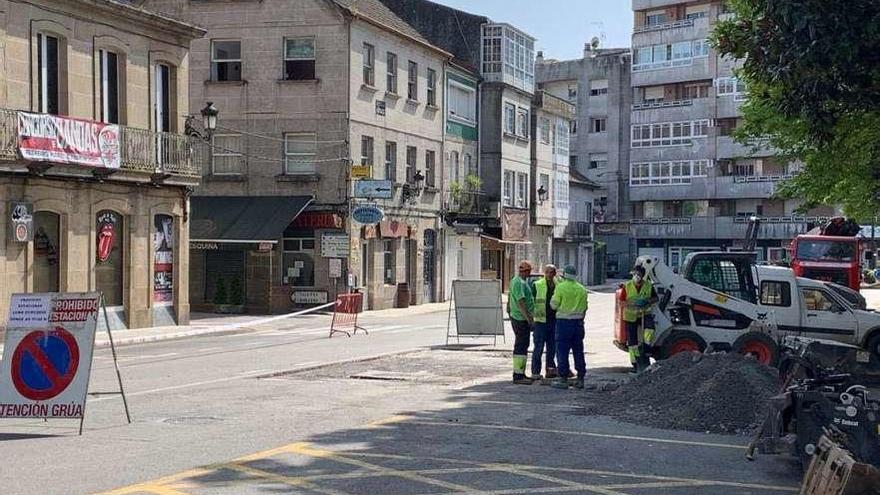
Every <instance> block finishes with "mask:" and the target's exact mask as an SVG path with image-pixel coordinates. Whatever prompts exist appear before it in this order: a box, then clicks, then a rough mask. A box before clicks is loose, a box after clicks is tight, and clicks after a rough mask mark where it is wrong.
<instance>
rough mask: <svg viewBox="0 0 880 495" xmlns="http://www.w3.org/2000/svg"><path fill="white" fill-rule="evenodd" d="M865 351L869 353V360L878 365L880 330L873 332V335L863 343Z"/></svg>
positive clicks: (879, 359)
mask: <svg viewBox="0 0 880 495" xmlns="http://www.w3.org/2000/svg"><path fill="white" fill-rule="evenodd" d="M865 350H867V351H869V352H870V353H871V359H873V360H875V362H877V363H880V330H874V333H873V334H872V335H871V336H870V337H868V340H866V341H865Z"/></svg>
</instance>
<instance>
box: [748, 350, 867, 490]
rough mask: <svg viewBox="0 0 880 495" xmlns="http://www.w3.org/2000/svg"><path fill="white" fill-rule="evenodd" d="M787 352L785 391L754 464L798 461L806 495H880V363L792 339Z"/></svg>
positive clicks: (763, 431)
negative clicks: (771, 458) (786, 458)
mask: <svg viewBox="0 0 880 495" xmlns="http://www.w3.org/2000/svg"><path fill="white" fill-rule="evenodd" d="M781 346H782V358H781V362H780V372H781V378H782V379H783V383H784V385H783V390H782V393H781V394H780V395H778V396H776V397H774V398H773V399H771V402H770V410H769V412H768V415H767V419H766V420H765V421H764V423H763V425H762V426H761V428H760V430H759V431H758V433H757V435H756V436H755V438H754V439H753V440H752V442H751V443H750V444H749V447H748V449H747V451H746V458H747V459H749V460H755V458H756V454H757V453H761V454H789V455H793V456H796V457H797V458H799V459H800V461H801V463H802V466H803V467H804V469H805V470H806V474H805V477H804V483H803V486H802V489H801V494H805V495H806V494H809V495H880V469H877V468H878V467H880V389H878V387H880V360H878V359H876V358H875V357H873V356H871V355H870V353H867V352H865V351H863V350H861V349H859V348H857V347H855V346H851V345H847V344H841V343H840V342H834V341H828V340H819V339H809V338H803V337H792V336H789V337H786V338H785V339H783V341H782V343H781Z"/></svg>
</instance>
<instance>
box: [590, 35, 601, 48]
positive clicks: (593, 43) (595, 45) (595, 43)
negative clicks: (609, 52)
mask: <svg viewBox="0 0 880 495" xmlns="http://www.w3.org/2000/svg"><path fill="white" fill-rule="evenodd" d="M599 43H600V41H599V37H598V36H593V39H591V40H590V46H591V47H593V50H595V49H597V48H599Z"/></svg>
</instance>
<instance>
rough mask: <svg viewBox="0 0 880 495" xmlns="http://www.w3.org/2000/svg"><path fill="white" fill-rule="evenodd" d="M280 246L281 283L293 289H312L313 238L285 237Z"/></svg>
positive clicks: (313, 281) (313, 274)
mask: <svg viewBox="0 0 880 495" xmlns="http://www.w3.org/2000/svg"><path fill="white" fill-rule="evenodd" d="M282 244H283V246H282V247H283V252H282V262H281V266H282V270H283V272H282V277H281V283H283V284H284V285H290V286H293V287H314V285H315V238H314V237H286V238H284V240H283V241H282Z"/></svg>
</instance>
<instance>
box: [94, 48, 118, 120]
mask: <svg viewBox="0 0 880 495" xmlns="http://www.w3.org/2000/svg"><path fill="white" fill-rule="evenodd" d="M98 62H99V67H98V68H99V71H100V76H101V122H104V123H107V124H118V123H119V56H118V55H117V54H115V53H113V52H111V51H107V50H98Z"/></svg>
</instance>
